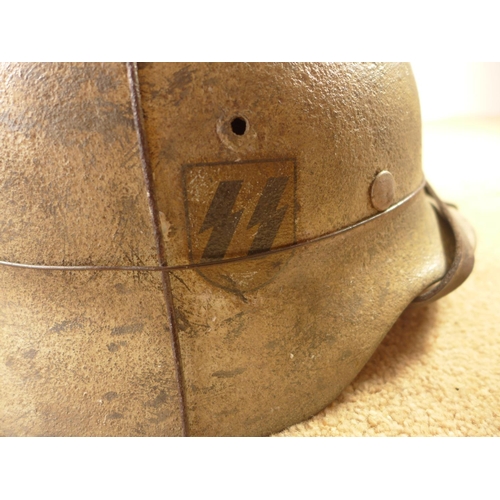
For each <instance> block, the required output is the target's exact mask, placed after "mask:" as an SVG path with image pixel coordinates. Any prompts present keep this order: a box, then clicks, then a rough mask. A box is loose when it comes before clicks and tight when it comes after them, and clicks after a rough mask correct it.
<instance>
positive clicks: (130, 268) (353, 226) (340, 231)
mask: <svg viewBox="0 0 500 500" xmlns="http://www.w3.org/2000/svg"><path fill="white" fill-rule="evenodd" d="M426 186H427V182H426V181H425V179H424V180H423V181H422V183H421V184H420V185H419V186H418V187H417V189H415V190H414V191H412V192H411V193H410V194H409V195H408V196H406V197H405V198H403V199H402V200H400V201H398V202H397V203H395V204H394V205H391V206H390V207H389V208H388V209H387V210H384V211H383V212H379V213H377V214H375V215H372V216H370V217H367V218H366V219H362V220H360V221H359V222H356V223H354V224H351V225H350V226H346V227H343V228H341V229H338V230H337V231H333V232H331V233H326V234H322V235H321V236H317V237H316V238H311V239H309V240H305V241H299V242H297V243H292V244H290V245H286V246H282V247H278V248H272V249H270V250H267V251H264V252H260V253H256V254H253V255H243V256H240V257H230V258H228V259H219V260H211V261H207V262H196V263H191V264H181V265H176V266H168V265H166V266H48V265H43V264H22V263H19V262H8V261H0V265H2V266H10V267H19V268H22V269H40V270H44V271H168V272H173V271H183V270H187V269H198V268H203V267H209V266H219V265H223V264H231V263H233V262H242V261H245V260H254V259H260V258H263V257H267V256H268V255H274V254H277V253H280V252H286V251H287V250H293V249H295V248H300V247H304V246H307V245H311V244H313V243H317V242H320V241H323V240H327V239H330V238H335V237H336V236H339V235H341V234H344V233H347V232H348V231H352V230H353V229H356V228H358V227H360V226H363V225H365V224H368V223H369V222H372V221H374V220H376V219H379V218H380V217H383V216H384V215H386V214H388V213H390V212H393V211H395V210H397V209H398V208H400V207H402V206H403V205H405V204H406V203H408V202H409V201H410V200H412V199H413V198H414V197H415V196H416V195H417V194H418V193H420V191H422V190H423V189H424V188H425V187H426Z"/></svg>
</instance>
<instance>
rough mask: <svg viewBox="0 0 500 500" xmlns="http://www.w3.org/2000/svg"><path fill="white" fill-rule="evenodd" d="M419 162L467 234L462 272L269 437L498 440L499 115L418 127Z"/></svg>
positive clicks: (499, 430)
mask: <svg viewBox="0 0 500 500" xmlns="http://www.w3.org/2000/svg"><path fill="white" fill-rule="evenodd" d="M423 162H424V171H425V173H426V177H427V179H428V180H429V182H430V183H431V185H432V186H433V187H434V189H435V190H436V191H437V193H438V194H439V195H440V197H441V198H442V199H443V200H445V201H450V202H453V203H454V204H456V205H458V207H459V210H460V212H461V213H462V214H463V215H464V216H465V217H466V218H467V219H468V221H469V222H470V223H471V224H472V225H473V227H474V229H475V231H476V235H477V241H478V243H477V248H476V264H475V268H474V271H473V273H472V275H471V276H470V277H469V279H468V280H467V281H466V282H465V283H464V284H463V285H462V286H461V287H460V288H459V289H457V290H456V291H454V292H453V293H451V294H450V295H448V296H446V297H444V298H442V299H441V300H439V301H438V302H436V303H433V304H429V305H427V306H425V307H420V308H409V309H407V310H406V311H405V312H404V313H403V315H402V316H401V317H400V318H399V320H398V321H397V322H396V324H395V325H394V326H393V328H392V329H391V331H390V332H389V333H388V334H387V336H386V337H385V339H384V340H383V341H382V343H381V344H380V346H379V347H378V349H377V351H376V352H375V354H374V355H373V357H372V358H371V359H370V361H369V362H368V364H367V365H366V366H365V367H364V368H363V370H362V371H361V372H360V373H359V375H358V376H357V378H356V379H355V380H354V381H353V382H352V383H351V384H350V385H349V386H348V387H347V388H346V389H345V390H344V391H343V393H342V394H341V395H340V396H339V398H337V400H336V401H334V402H333V403H332V404H331V405H330V406H328V407H327V408H325V409H324V410H323V411H322V412H321V413H319V414H318V415H316V416H315V417H313V418H311V419H310V420H308V421H306V422H302V423H300V424H297V425H295V426H292V427H290V428H289V429H287V430H285V431H283V432H282V433H280V434H278V435H279V436H498V435H500V250H499V248H500V118H488V119H460V120H458V119H455V120H450V121H442V122H434V123H430V124H427V125H426V126H425V127H424V130H423Z"/></svg>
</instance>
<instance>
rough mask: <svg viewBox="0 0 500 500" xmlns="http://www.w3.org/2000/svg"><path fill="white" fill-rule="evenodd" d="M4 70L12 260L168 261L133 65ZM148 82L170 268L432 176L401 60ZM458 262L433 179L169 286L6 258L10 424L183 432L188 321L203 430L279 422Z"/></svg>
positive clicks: (366, 353) (321, 399)
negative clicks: (17, 265)
mask: <svg viewBox="0 0 500 500" xmlns="http://www.w3.org/2000/svg"><path fill="white" fill-rule="evenodd" d="M1 79H2V81H3V88H4V90H5V92H4V94H3V95H2V99H3V101H2V105H3V109H6V110H7V111H5V112H4V114H3V115H2V120H1V121H0V126H1V128H0V135H1V137H2V138H3V140H4V143H5V144H6V145H7V146H6V150H7V154H6V155H5V156H4V158H3V159H2V160H1V162H2V163H1V166H0V172H1V175H2V177H1V178H0V183H1V185H2V190H3V192H5V193H6V194H5V196H4V197H3V198H2V201H1V202H0V203H1V207H0V208H1V211H0V213H1V214H2V219H1V222H0V223H1V225H2V239H3V241H2V246H1V247H0V249H1V255H0V260H6V261H7V260H8V261H14V262H23V263H32V264H40V263H41V264H47V265H50V264H53V265H81V264H92V265H112V266H113V265H130V264H133V265H150V266H155V265H158V258H159V257H158V254H157V248H156V246H155V240H154V232H155V227H154V222H153V219H152V217H151V213H150V212H149V208H148V198H147V193H146V188H145V184H144V178H143V172H142V166H141V162H140V159H139V150H138V142H137V135H136V134H135V131H134V123H133V119H132V112H131V107H130V95H129V88H128V83H127V73H126V68H125V67H124V66H123V65H83V66H82V65H62V66H43V65H33V66H27V65H13V66H5V67H4V68H3V73H2V76H1ZM139 83H140V89H141V97H142V106H143V109H144V127H145V133H146V134H145V137H146V140H147V147H148V149H149V153H150V165H149V166H148V168H150V169H151V171H152V181H153V186H152V196H153V197H154V198H155V200H156V204H157V210H158V213H157V214H156V215H157V220H158V225H159V231H160V232H161V237H162V238H163V245H164V247H165V251H166V258H167V259H166V260H167V262H168V265H178V264H189V263H197V262H201V261H204V260H205V261H209V260H211V259H216V258H217V259H226V258H230V257H235V256H236V257H237V256H245V255H249V254H252V252H254V251H256V250H255V249H262V248H271V249H273V248H276V247H277V246H283V245H285V246H286V245H289V244H292V243H293V242H294V241H296V242H301V241H304V240H308V239H311V238H314V237H318V236H321V235H323V234H327V233H330V232H333V231H335V230H338V229H340V228H342V227H345V226H347V225H350V224H354V223H356V222H358V221H360V220H362V219H364V218H367V217H369V216H372V215H374V214H376V213H377V210H376V209H375V208H374V207H373V205H372V203H371V199H370V187H371V185H372V182H373V179H374V178H375V176H376V175H377V173H379V172H380V171H382V170H388V171H390V172H391V174H392V175H393V176H394V180H395V186H396V189H395V195H394V196H395V201H396V202H397V201H400V200H401V199H403V198H404V197H406V196H408V195H409V194H410V193H411V192H413V191H414V190H415V189H417V188H418V186H419V185H420V184H421V182H422V180H423V174H422V171H421V166H420V145H421V138H420V119H419V108H418V98H417V96H416V89H415V84H414V81H413V77H412V75H411V70H410V69H409V66H407V65H393V64H382V65H378V66H377V65H371V64H366V65H357V64H356V65H345V64H340V65H326V64H318V65H315V64H292V65H289V64H252V65H248V64H237V65H231V64H194V65H193V64H177V63H176V64H165V65H157V64H146V65H140V66H139ZM235 118H238V119H239V120H240V126H241V123H242V122H244V124H245V130H244V133H242V134H239V133H235V132H234V131H233V121H234V119H235ZM35 159H36V161H35ZM266 245H267V246H266ZM445 266H446V256H445V252H444V250H443V242H442V241H441V232H440V228H439V224H438V222H437V218H436V215H435V213H434V211H433V209H432V207H431V205H430V203H429V202H428V201H427V199H426V197H425V195H424V193H423V192H420V193H419V194H418V195H417V196H416V197H415V198H414V199H412V200H411V201H409V202H408V203H407V204H405V205H403V206H401V207H399V208H397V209H396V210H394V211H392V212H390V213H388V214H385V215H384V216H383V217H381V218H379V219H376V220H374V221H372V222H370V223H368V224H366V225H364V226H362V227H359V228H357V229H354V230H352V231H350V232H347V233H345V234H344V235H342V236H339V237H337V238H334V239H330V240H324V241H322V242H317V243H314V244H310V245H308V246H305V247H300V248H295V249H293V250H287V251H284V252H281V253H277V254H273V255H270V256H264V257H260V258H257V259H252V260H247V261H240V262H237V263H227V264H218V265H216V266H211V267H209V268H204V269H203V270H201V269H199V270H192V269H191V270H182V271H175V272H171V273H170V283H171V288H172V297H170V296H169V294H168V293H167V294H166V295H165V294H164V286H167V288H168V287H169V285H168V282H166V283H167V284H166V285H165V284H163V285H162V280H161V274H160V273H159V272H151V273H149V272H145V271H140V272H126V271H106V272H96V271H85V272H80V273H77V272H75V271H72V272H70V271H51V272H47V271H35V270H19V269H8V268H3V267H2V268H1V269H0V273H1V274H0V276H2V278H1V279H2V289H1V292H0V293H1V294H2V295H0V300H1V304H2V310H1V316H0V318H1V319H0V326H1V328H2V336H1V337H0V338H1V341H0V342H1V344H0V356H1V360H0V365H1V370H2V373H3V375H2V380H3V381H5V382H4V384H3V387H2V389H1V391H2V392H0V397H1V400H2V412H3V413H2V414H1V418H0V432H2V433H4V434H8V435H140V434H146V435H178V434H180V433H181V431H182V425H181V418H182V417H181V412H180V407H179V388H178V386H177V382H176V377H177V376H176V370H175V362H174V354H173V351H172V347H171V336H172V335H173V338H174V339H175V338H178V342H179V346H180V355H181V359H180V363H181V369H182V370H181V381H182V383H183V388H184V392H185V397H186V410H187V421H188V431H189V433H190V434H192V435H262V434H269V433H272V432H276V431H279V430H281V429H283V428H284V427H286V426H288V425H290V424H292V423H295V422H297V421H300V420H302V419H304V418H307V417H309V416H311V415H313V414H314V413H316V412H318V411H319V410H321V409H322V408H324V407H325V406H326V405H327V404H329V403H330V402H331V401H332V399H334V398H335V397H336V396H337V395H338V394H339V393H340V391H341V390H342V389H343V388H344V387H345V386H346V385H347V384H349V382H350V381H351V380H352V379H353V378H354V377H355V376H356V374H357V373H358V372H359V370H360V369H361V368H362V367H363V365H364V364H365V363H366V361H367V360H368V359H369V357H370V356H371V354H372V353H373V351H374V350H375V348H376V346H377V345H378V344H379V342H380V341H381V340H382V338H383V337H384V335H385V334H386V332H387V331H388V330H389V328H390V327H391V325H392V324H393V323H394V321H396V319H397V318H398V316H399V315H400V314H401V312H402V311H403V310H404V308H405V307H406V306H407V305H408V304H409V303H410V302H411V300H412V299H413V298H414V297H415V296H417V295H418V294H419V293H420V292H421V291H422V290H423V289H425V288H426V287H427V286H428V285H430V284H431V283H433V282H434V281H436V280H437V279H439V278H440V277H441V276H442V275H443V274H444V272H445ZM165 300H167V302H170V301H172V304H171V305H172V308H173V312H174V315H173V320H174V329H171V328H170V326H169V325H170V322H169V318H168V316H167V313H166V302H165ZM20 332H22V333H20Z"/></svg>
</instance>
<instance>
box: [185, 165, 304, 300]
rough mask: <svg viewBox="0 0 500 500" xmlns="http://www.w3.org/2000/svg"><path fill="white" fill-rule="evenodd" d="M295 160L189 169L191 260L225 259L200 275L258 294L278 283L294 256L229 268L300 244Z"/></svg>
mask: <svg viewBox="0 0 500 500" xmlns="http://www.w3.org/2000/svg"><path fill="white" fill-rule="evenodd" d="M295 171H296V169H295V161H294V160H265V161H262V160H259V161H249V162H237V163H235V162H231V163H217V164H197V165H185V166H184V167H183V172H182V173H183V183H184V197H185V198H184V199H185V206H186V225H187V233H188V243H189V260H190V261H191V262H206V261H210V260H220V261H221V265H220V266H213V267H210V268H204V269H200V270H198V271H197V272H198V274H201V275H202V276H203V277H204V278H205V279H207V280H208V281H209V282H210V283H212V284H214V285H217V286H219V287H221V288H224V289H227V290H231V291H237V292H238V293H241V292H243V291H250V290H254V289H256V288H258V287H260V286H262V285H264V284H265V283H268V282H269V281H270V280H271V279H273V278H274V277H275V276H276V275H277V274H278V273H279V271H280V270H281V268H282V267H283V266H284V265H285V264H286V262H287V261H288V260H289V258H290V256H291V254H292V252H283V253H282V254H281V253H280V254H279V255H277V254H276V255H275V256H267V257H263V258H262V259H258V260H248V261H247V260H244V261H241V262H239V263H231V264H227V265H224V259H228V258H232V257H240V256H245V255H249V256H250V255H258V254H259V253H260V252H265V251H267V250H270V249H272V248H277V247H281V246H288V245H290V244H292V243H294V242H295V206H296V203H295V189H296V179H295Z"/></svg>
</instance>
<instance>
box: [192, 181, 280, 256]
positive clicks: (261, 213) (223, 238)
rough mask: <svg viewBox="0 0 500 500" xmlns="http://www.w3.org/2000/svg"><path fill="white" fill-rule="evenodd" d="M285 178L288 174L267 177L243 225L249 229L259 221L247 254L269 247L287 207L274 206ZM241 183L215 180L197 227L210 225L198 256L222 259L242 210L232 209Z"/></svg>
mask: <svg viewBox="0 0 500 500" xmlns="http://www.w3.org/2000/svg"><path fill="white" fill-rule="evenodd" d="M287 182H288V177H271V178H270V179H268V181H267V184H266V186H265V187H264V192H263V193H262V195H261V197H260V198H259V202H258V203H257V207H256V208H255V210H254V212H253V214H252V217H251V219H250V222H249V223H248V226H247V229H251V228H253V227H254V226H256V225H258V224H259V229H258V231H257V234H256V235H255V238H254V240H253V243H252V246H251V247H250V250H249V251H248V255H253V254H255V253H258V252H264V251H266V250H269V249H270V248H271V246H272V244H273V241H274V238H275V237H276V233H277V232H278V229H279V227H280V225H281V222H282V221H283V217H284V216H285V213H286V211H287V209H288V205H285V206H284V207H281V208H280V209H279V210H276V207H277V206H278V203H279V202H280V199H281V197H282V196H283V191H284V190H285V187H286V184H287ZM242 183H243V181H222V182H220V183H219V185H218V187H217V191H216V192H215V195H214V197H213V199H212V203H211V204H210V208H209V209H208V212H207V215H206V217H205V220H204V221H203V224H202V226H201V229H200V231H199V232H200V233H203V232H205V231H206V230H207V229H210V228H213V231H212V233H211V234H210V239H209V240H208V243H207V246H206V247H205V250H204V252H203V255H202V257H201V260H203V261H205V260H211V259H222V258H223V257H224V256H225V255H226V250H227V248H228V246H229V243H231V239H232V237H233V234H234V232H235V231H236V226H237V225H238V223H239V221H240V218H241V215H242V214H243V209H242V210H240V211H239V212H232V210H233V207H234V204H235V202H236V197H237V196H238V193H239V192H240V189H241V184H242Z"/></svg>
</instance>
